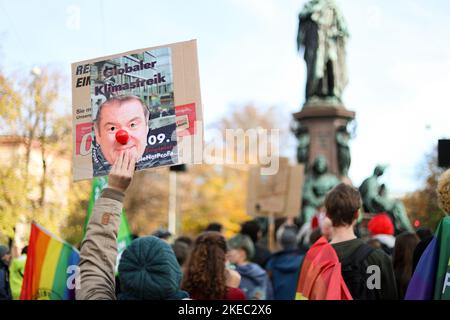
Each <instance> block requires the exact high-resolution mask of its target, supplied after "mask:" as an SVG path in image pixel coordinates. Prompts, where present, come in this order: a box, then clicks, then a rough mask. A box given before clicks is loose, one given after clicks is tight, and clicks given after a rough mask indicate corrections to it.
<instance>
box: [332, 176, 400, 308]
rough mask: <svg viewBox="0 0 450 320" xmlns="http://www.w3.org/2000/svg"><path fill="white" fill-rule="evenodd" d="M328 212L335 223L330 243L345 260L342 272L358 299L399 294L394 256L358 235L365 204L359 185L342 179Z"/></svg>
mask: <svg viewBox="0 0 450 320" xmlns="http://www.w3.org/2000/svg"><path fill="white" fill-rule="evenodd" d="M325 208H326V211H327V216H328V217H329V218H330V220H331V222H332V224H333V232H332V237H331V241H330V244H331V245H332V247H333V248H334V250H335V251H336V253H337V256H338V258H339V261H340V263H341V274H342V277H343V279H344V282H345V284H346V286H347V288H348V290H349V291H350V294H351V296H352V298H353V299H354V300H395V299H397V298H398V295H397V286H396V281H395V276H394V270H393V266H392V262H391V259H390V257H389V256H388V255H387V254H386V253H384V252H383V251H382V250H380V249H373V248H372V247H370V246H369V245H367V244H366V243H365V242H364V241H363V240H361V239H358V238H357V237H356V235H355V232H354V226H355V224H356V222H357V220H358V216H359V214H360V213H359V211H360V208H361V196H360V194H359V192H358V190H357V189H355V188H354V187H352V186H349V185H347V184H344V183H341V184H339V185H337V186H336V187H334V188H333V189H332V190H331V191H330V192H328V194H327V196H326V198H325Z"/></svg>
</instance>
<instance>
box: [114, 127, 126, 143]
mask: <svg viewBox="0 0 450 320" xmlns="http://www.w3.org/2000/svg"><path fill="white" fill-rule="evenodd" d="M116 140H117V142H118V143H120V144H127V142H128V132H126V131H125V130H119V131H117V133H116Z"/></svg>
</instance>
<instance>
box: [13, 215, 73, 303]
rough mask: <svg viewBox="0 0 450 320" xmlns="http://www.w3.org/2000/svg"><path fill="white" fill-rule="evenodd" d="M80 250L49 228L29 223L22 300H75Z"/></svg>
mask: <svg viewBox="0 0 450 320" xmlns="http://www.w3.org/2000/svg"><path fill="white" fill-rule="evenodd" d="M79 261H80V253H79V252H78V250H77V249H75V248H74V247H72V246H71V245H69V244H68V243H66V242H64V241H62V240H60V239H58V238H57V237H56V236H54V235H52V234H51V233H50V232H49V231H47V230H46V229H44V228H43V227H42V226H40V225H38V224H37V223H36V222H32V223H31V233H30V241H29V244H28V253H27V262H26V264H25V274H24V278H23V284H22V292H21V294H20V299H21V300H75V284H76V282H75V276H76V274H77V272H76V270H77V268H78V262H79Z"/></svg>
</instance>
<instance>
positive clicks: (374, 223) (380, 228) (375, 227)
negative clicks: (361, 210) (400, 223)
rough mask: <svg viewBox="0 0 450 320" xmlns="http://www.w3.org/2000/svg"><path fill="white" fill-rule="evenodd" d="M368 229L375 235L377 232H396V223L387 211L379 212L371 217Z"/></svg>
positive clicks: (391, 233)
mask: <svg viewBox="0 0 450 320" xmlns="http://www.w3.org/2000/svg"><path fill="white" fill-rule="evenodd" d="M367 229H369V232H370V234H371V235H373V236H374V235H377V234H390V235H393V234H394V224H393V223H392V220H391V218H390V217H389V216H388V215H387V214H386V213H379V214H377V215H376V216H375V217H373V218H372V219H370V221H369V224H368V225H367Z"/></svg>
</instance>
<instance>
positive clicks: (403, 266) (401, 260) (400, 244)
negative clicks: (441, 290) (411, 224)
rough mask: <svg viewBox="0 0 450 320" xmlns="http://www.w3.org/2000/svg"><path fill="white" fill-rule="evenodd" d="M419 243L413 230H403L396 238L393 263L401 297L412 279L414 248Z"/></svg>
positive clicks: (401, 297)
mask: <svg viewBox="0 0 450 320" xmlns="http://www.w3.org/2000/svg"><path fill="white" fill-rule="evenodd" d="M418 243H419V238H418V237H417V235H416V234H415V233H412V232H403V233H401V234H399V235H398V236H397V238H396V239H395V247H394V252H393V254H392V264H393V265H394V272H395V278H396V280H397V291H398V293H399V298H400V299H403V297H404V295H405V293H406V289H407V288H408V284H409V280H411V276H412V264H413V255H414V249H415V248H416V246H417V244H418Z"/></svg>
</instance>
